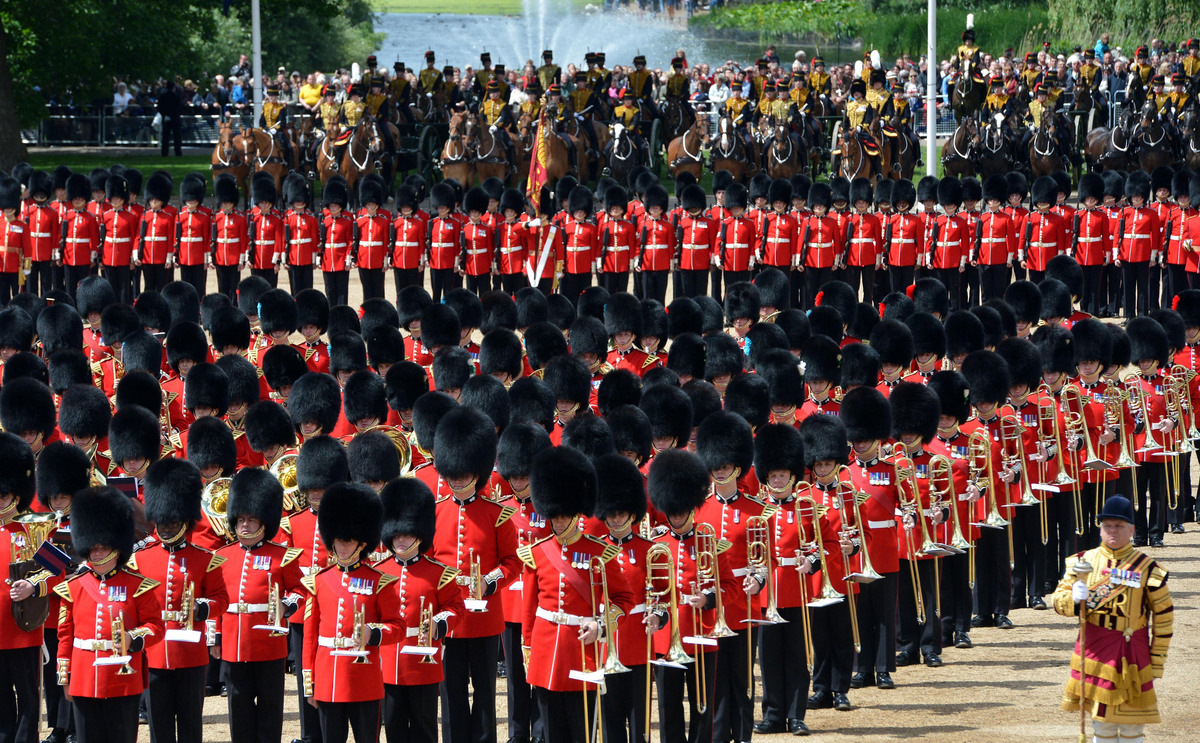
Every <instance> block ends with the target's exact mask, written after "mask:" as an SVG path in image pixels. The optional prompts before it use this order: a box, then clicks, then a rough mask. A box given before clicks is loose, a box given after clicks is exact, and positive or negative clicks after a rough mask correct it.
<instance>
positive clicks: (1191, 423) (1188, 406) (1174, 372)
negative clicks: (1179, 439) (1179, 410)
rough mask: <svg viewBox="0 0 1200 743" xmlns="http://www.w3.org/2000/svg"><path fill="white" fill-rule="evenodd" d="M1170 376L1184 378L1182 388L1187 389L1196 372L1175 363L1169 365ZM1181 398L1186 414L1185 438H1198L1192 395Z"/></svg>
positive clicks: (1199, 430) (1198, 430) (1198, 431)
mask: <svg viewBox="0 0 1200 743" xmlns="http://www.w3.org/2000/svg"><path fill="white" fill-rule="evenodd" d="M1171 376H1172V377H1182V378H1183V379H1185V380H1186V383H1185V384H1184V388H1185V389H1187V388H1188V387H1189V386H1190V385H1191V383H1192V380H1193V379H1195V377H1196V372H1195V371H1194V370H1192V369H1189V368H1187V367H1186V366H1184V365H1183V364H1175V365H1174V366H1172V367H1171ZM1182 400H1183V409H1184V413H1186V414H1187V438H1188V439H1189V440H1191V439H1200V429H1197V428H1196V411H1195V409H1194V407H1193V406H1192V397H1191V395H1184V396H1183V398H1182Z"/></svg>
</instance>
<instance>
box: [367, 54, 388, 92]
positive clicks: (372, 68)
mask: <svg viewBox="0 0 1200 743" xmlns="http://www.w3.org/2000/svg"><path fill="white" fill-rule="evenodd" d="M376 79H378V80H384V81H386V79H387V73H386V72H380V71H379V58H378V57H376V56H375V55H374V54H369V55H367V71H366V72H364V73H363V74H362V83H363V85H367V86H369V85H370V84H371V81H372V80H376Z"/></svg>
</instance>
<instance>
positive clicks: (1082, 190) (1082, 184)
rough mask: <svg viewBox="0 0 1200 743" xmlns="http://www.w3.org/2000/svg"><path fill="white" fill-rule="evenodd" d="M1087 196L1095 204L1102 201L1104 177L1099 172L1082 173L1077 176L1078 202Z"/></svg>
mask: <svg viewBox="0 0 1200 743" xmlns="http://www.w3.org/2000/svg"><path fill="white" fill-rule="evenodd" d="M1089 198H1091V199H1095V200H1096V203H1097V204H1100V203H1102V202H1103V201H1104V178H1103V177H1101V175H1100V174H1099V173H1084V174H1083V175H1082V176H1080V177H1079V203H1081V204H1082V203H1084V202H1085V201H1086V200H1087V199H1089Z"/></svg>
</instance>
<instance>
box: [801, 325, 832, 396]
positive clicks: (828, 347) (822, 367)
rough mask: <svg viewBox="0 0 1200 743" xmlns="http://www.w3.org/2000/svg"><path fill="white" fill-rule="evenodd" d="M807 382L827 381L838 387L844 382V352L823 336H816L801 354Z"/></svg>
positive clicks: (806, 344) (809, 341) (809, 340)
mask: <svg viewBox="0 0 1200 743" xmlns="http://www.w3.org/2000/svg"><path fill="white" fill-rule="evenodd" d="M800 361H801V363H802V364H803V365H804V378H805V380H806V381H822V380H823V381H826V382H828V383H829V384H830V385H833V386H835V387H836V386H837V385H839V384H841V380H842V350H841V349H840V348H838V345H837V344H836V343H834V342H833V341H831V340H829V339H828V338H826V337H825V336H823V335H814V336H813V337H812V338H809V339H808V342H807V343H805V344H804V348H803V349H802V350H801V352H800Z"/></svg>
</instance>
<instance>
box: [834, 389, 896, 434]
mask: <svg viewBox="0 0 1200 743" xmlns="http://www.w3.org/2000/svg"><path fill="white" fill-rule="evenodd" d="M840 416H841V419H842V423H843V424H845V426H846V437H847V438H848V439H849V440H850V441H875V440H879V441H886V440H887V439H889V438H891V435H892V409H891V406H889V405H888V401H887V398H886V397H884V396H883V393H882V392H880V391H879V390H877V389H875V388H874V387H856V388H854V389H852V390H850V391H849V392H847V393H846V395H845V397H843V398H842V408H841V413H840Z"/></svg>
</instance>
